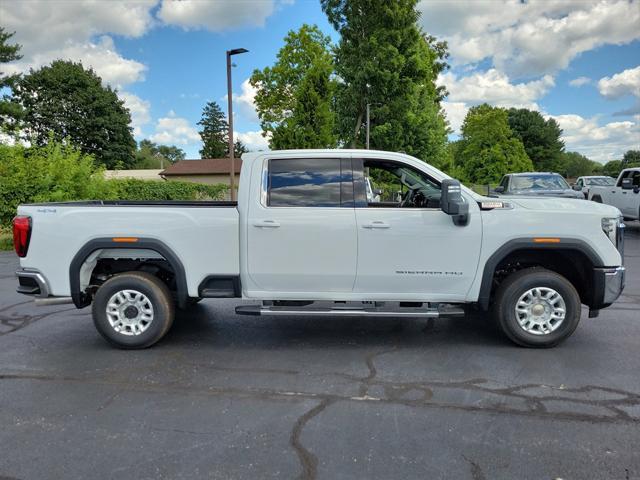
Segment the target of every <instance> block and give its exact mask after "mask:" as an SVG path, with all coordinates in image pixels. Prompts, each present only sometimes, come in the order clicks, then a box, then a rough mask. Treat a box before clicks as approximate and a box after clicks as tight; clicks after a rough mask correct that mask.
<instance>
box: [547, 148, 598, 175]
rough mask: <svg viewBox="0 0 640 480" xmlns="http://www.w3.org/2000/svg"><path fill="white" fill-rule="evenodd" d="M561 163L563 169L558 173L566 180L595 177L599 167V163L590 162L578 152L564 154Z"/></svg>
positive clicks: (559, 169) (558, 170)
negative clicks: (586, 176) (587, 176)
mask: <svg viewBox="0 0 640 480" xmlns="http://www.w3.org/2000/svg"><path fill="white" fill-rule="evenodd" d="M559 163H560V165H561V167H560V168H558V169H557V170H556V172H558V173H559V174H561V175H563V176H564V177H566V178H578V177H582V176H585V175H595V174H596V173H597V170H598V167H599V164H598V163H596V162H594V161H592V160H589V159H588V158H587V157H585V156H584V155H582V154H580V153H578V152H564V153H563V154H562V157H561V160H560V162H559Z"/></svg>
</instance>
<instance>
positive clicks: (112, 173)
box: [104, 168, 162, 181]
mask: <svg viewBox="0 0 640 480" xmlns="http://www.w3.org/2000/svg"><path fill="white" fill-rule="evenodd" d="M161 173H162V170H160V169H159V168H158V169H146V170H105V171H104V178H106V179H107V180H108V179H112V178H135V179H138V180H160V181H162V177H160V174H161Z"/></svg>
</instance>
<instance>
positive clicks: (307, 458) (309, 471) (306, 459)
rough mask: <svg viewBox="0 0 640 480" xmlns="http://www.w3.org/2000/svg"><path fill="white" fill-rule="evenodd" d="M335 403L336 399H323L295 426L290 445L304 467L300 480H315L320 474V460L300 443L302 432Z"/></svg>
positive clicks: (301, 417) (299, 419)
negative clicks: (312, 420)
mask: <svg viewBox="0 0 640 480" xmlns="http://www.w3.org/2000/svg"><path fill="white" fill-rule="evenodd" d="M335 401H336V400H335V399H331V398H323V399H322V400H321V401H320V403H319V404H318V405H316V406H315V407H313V408H312V409H311V410H309V411H307V412H305V413H304V414H302V416H300V417H299V418H298V419H297V420H296V422H295V423H294V425H293V429H292V430H291V436H290V437H289V444H290V445H291V447H293V449H294V450H295V451H296V454H297V455H298V460H299V462H300V466H301V467H302V472H301V473H300V475H299V476H298V478H299V479H300V480H313V479H315V478H316V476H317V473H318V458H317V457H316V456H315V455H314V454H313V453H311V452H310V451H309V450H308V449H307V448H305V447H304V445H302V442H301V441H300V435H301V434H302V430H303V429H304V427H305V426H306V425H307V423H308V422H309V421H310V420H311V419H312V418H314V417H315V416H317V415H318V414H320V413H322V412H323V411H324V410H325V409H326V408H327V407H328V406H329V405H331V404H333V403H334V402H335Z"/></svg>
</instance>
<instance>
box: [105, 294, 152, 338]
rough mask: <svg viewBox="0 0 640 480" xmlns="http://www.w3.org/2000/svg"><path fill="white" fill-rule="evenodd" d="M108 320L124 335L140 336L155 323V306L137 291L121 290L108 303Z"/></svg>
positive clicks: (112, 326)
mask: <svg viewBox="0 0 640 480" xmlns="http://www.w3.org/2000/svg"><path fill="white" fill-rule="evenodd" d="M106 310H107V320H109V324H110V325H111V328H113V329H114V330H115V331H116V332H118V333H120V334H122V335H140V334H142V333H143V332H144V331H145V330H147V328H149V325H151V322H153V305H152V304H151V300H149V299H148V298H147V296H146V295H145V294H143V293H141V292H138V291H137V290H120V291H119V292H116V293H114V294H113V295H112V296H111V298H110V299H109V301H108V302H107V309H106Z"/></svg>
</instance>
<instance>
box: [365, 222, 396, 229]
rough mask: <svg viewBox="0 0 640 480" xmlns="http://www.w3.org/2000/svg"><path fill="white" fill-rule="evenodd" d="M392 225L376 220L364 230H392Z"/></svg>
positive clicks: (366, 225)
mask: <svg viewBox="0 0 640 480" xmlns="http://www.w3.org/2000/svg"><path fill="white" fill-rule="evenodd" d="M390 227H391V225H389V224H388V223H385V222H381V221H380V220H376V221H373V222H370V223H365V224H364V225H363V226H362V228H390Z"/></svg>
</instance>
